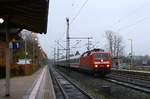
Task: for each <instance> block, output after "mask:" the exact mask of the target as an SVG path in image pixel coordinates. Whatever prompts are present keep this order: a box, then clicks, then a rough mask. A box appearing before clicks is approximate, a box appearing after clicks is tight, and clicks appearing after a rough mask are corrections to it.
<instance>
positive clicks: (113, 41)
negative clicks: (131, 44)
mask: <svg viewBox="0 0 150 99" xmlns="http://www.w3.org/2000/svg"><path fill="white" fill-rule="evenodd" d="M105 38H106V40H107V48H108V50H109V51H110V52H111V53H112V55H113V57H119V56H123V50H124V46H123V41H122V37H121V36H120V35H119V34H118V33H115V32H113V31H106V32H105Z"/></svg>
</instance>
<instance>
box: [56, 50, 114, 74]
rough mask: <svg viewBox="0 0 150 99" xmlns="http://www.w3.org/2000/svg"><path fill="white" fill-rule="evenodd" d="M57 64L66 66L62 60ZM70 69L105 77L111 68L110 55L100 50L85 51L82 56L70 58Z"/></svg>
mask: <svg viewBox="0 0 150 99" xmlns="http://www.w3.org/2000/svg"><path fill="white" fill-rule="evenodd" d="M58 63H59V65H63V66H65V65H66V61H65V60H64V59H61V60H59V62H58ZM70 67H71V68H77V69H81V70H84V71H88V72H92V73H102V74H103V75H105V74H107V73H108V72H109V71H110V70H111V67H112V58H111V53H110V52H104V50H100V49H94V50H90V51H87V52H85V53H83V54H82V55H78V56H73V57H70Z"/></svg>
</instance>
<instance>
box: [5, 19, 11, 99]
mask: <svg viewBox="0 0 150 99" xmlns="http://www.w3.org/2000/svg"><path fill="white" fill-rule="evenodd" d="M5 22H6V24H5V25H6V26H5V29H6V44H7V46H6V53H5V55H6V90H5V91H6V92H5V96H7V97H8V96H10V49H9V40H8V26H7V25H8V23H7V21H5Z"/></svg>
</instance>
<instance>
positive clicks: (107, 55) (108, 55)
mask: <svg viewBox="0 0 150 99" xmlns="http://www.w3.org/2000/svg"><path fill="white" fill-rule="evenodd" d="M95 58H96V60H100V59H104V60H107V59H110V58H111V57H110V54H96V55H95Z"/></svg>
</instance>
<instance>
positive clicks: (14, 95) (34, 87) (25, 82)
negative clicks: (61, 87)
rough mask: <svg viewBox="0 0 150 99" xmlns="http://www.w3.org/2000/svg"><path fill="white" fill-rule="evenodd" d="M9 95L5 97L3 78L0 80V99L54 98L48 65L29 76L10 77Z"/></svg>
mask: <svg viewBox="0 0 150 99" xmlns="http://www.w3.org/2000/svg"><path fill="white" fill-rule="evenodd" d="M10 86H11V87H10V96H9V97H5V80H4V79H1V80H0V99H35V98H36V99H55V93H54V90H53V85H52V81H51V77H50V74H49V71H48V67H47V66H45V67H44V68H42V69H40V70H39V71H37V72H36V73H34V74H33V75H31V76H21V77H14V78H11V82H10Z"/></svg>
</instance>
